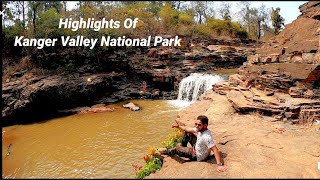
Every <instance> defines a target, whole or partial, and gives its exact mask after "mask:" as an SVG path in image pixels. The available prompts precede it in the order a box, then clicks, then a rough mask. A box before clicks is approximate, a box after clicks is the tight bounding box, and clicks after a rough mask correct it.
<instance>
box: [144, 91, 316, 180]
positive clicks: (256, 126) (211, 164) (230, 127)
mask: <svg viewBox="0 0 320 180" xmlns="http://www.w3.org/2000/svg"><path fill="white" fill-rule="evenodd" d="M201 114H204V115H207V116H208V118H209V126H208V127H209V129H210V130H211V132H212V133H213V137H214V140H215V142H216V144H217V147H218V149H219V150H220V152H221V154H222V158H223V161H224V162H225V165H226V166H227V167H228V170H227V171H226V172H222V173H221V172H217V171H216V169H217V165H215V159H214V156H213V157H212V158H211V159H210V160H208V161H207V162H191V161H188V159H182V158H180V157H178V156H172V157H170V156H166V155H164V163H163V167H162V169H161V170H160V171H157V172H156V173H154V174H151V175H149V176H148V177H146V178H320V169H318V168H320V167H318V163H320V131H319V130H317V128H316V127H309V128H303V127H301V126H298V125H290V124H288V123H283V122H280V121H278V122H272V121H271V120H270V119H272V118H268V117H264V116H261V115H259V114H258V113H251V114H247V115H240V114H238V113H236V112H235V111H234V110H233V108H232V107H231V104H230V103H229V102H228V100H227V98H226V97H225V96H223V95H219V94H216V93H215V92H213V91H212V90H210V91H208V92H206V93H205V94H204V95H202V97H201V100H199V101H198V102H196V103H194V104H192V105H191V106H189V107H187V108H185V109H183V110H182V111H181V112H179V115H178V118H177V120H178V121H179V122H180V123H181V124H185V125H188V126H192V125H194V120H195V119H196V117H197V116H198V115H201ZM168 128H171V127H168ZM319 166H320V165H319Z"/></svg>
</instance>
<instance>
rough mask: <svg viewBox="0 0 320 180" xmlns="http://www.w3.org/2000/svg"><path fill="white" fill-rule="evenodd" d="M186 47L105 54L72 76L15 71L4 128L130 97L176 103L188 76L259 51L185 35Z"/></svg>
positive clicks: (5, 95)
mask: <svg viewBox="0 0 320 180" xmlns="http://www.w3.org/2000/svg"><path fill="white" fill-rule="evenodd" d="M182 44H183V46H182V47H178V48H163V47H156V48H149V49H144V48H141V49H139V48H136V50H134V49H133V48H129V47H128V48H126V49H124V50H122V49H119V50H118V51H115V52H114V53H111V54H107V55H106V57H104V59H106V61H101V67H90V66H88V65H86V66H83V67H80V68H78V69H77V70H73V71H72V72H69V73H66V72H62V73H59V72H60V71H51V75H45V74H46V73H42V74H41V73H33V72H34V70H32V69H31V70H25V71H20V72H15V73H11V74H10V76H8V77H7V79H4V83H3V84H2V89H3V91H2V107H3V110H2V117H3V124H4V125H5V126H7V125H13V124H20V123H30V122H36V121H39V120H43V119H48V118H52V117H53V116H56V115H62V114H65V113H66V112H68V113H72V112H74V111H68V109H73V108H77V107H81V106H93V105H95V104H106V105H108V104H110V103H115V102H119V101H124V100H129V99H139V98H146V99H176V98H177V95H178V88H179V82H180V81H181V80H182V79H183V78H184V77H186V76H188V75H190V74H191V73H193V72H198V73H201V72H204V73H205V72H207V71H213V70H217V69H223V68H235V67H239V66H241V65H242V64H243V62H244V61H245V60H246V58H247V56H249V55H252V54H253V53H254V51H255V48H254V47H255V44H253V42H246V41H244V40H219V39H209V40H206V39H200V40H197V41H193V43H190V40H189V39H188V38H187V37H183V41H182ZM40 55H41V54H40ZM40 55H39V57H38V56H37V53H35V55H34V56H35V57H34V58H36V59H37V58H45V59H47V60H50V59H51V60H53V59H56V58H62V56H61V54H59V53H53V54H46V57H42V55H41V56H40ZM79 56H80V55H79ZM64 58H66V60H65V61H67V59H68V58H71V57H70V55H67V56H65V57H64ZM79 58H80V57H79ZM107 65H108V66H107ZM4 67H6V64H5V63H4ZM4 69H5V73H6V68H4ZM38 71H45V72H46V71H48V70H44V69H40V70H38ZM36 74H38V75H36ZM39 74H40V75H39ZM143 81H146V83H147V86H146V90H147V91H146V92H145V93H141V90H142V82H143ZM61 112H64V113H61ZM26 119H28V120H26Z"/></svg>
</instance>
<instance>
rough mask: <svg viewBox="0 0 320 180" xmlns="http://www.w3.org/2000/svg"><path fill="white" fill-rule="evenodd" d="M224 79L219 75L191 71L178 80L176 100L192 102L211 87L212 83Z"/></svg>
mask: <svg viewBox="0 0 320 180" xmlns="http://www.w3.org/2000/svg"><path fill="white" fill-rule="evenodd" d="M224 80H225V78H223V77H222V76H219V75H212V74H200V73H192V74H191V75H190V76H188V77H186V78H184V79H182V81H181V82H180V84H179V94H178V100H182V101H188V102H194V101H196V100H198V98H199V96H200V95H201V94H203V93H204V92H205V91H207V90H209V89H211V88H212V85H213V84H215V83H217V82H220V81H224Z"/></svg>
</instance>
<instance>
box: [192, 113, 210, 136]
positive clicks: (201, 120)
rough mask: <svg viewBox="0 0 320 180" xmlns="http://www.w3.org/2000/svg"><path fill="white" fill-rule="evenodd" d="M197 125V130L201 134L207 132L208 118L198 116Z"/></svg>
mask: <svg viewBox="0 0 320 180" xmlns="http://www.w3.org/2000/svg"><path fill="white" fill-rule="evenodd" d="M195 125H196V128H197V130H198V131H200V132H203V131H205V130H207V127H208V117H207V116H203V115H200V116H198V117H197V120H196V123H195Z"/></svg>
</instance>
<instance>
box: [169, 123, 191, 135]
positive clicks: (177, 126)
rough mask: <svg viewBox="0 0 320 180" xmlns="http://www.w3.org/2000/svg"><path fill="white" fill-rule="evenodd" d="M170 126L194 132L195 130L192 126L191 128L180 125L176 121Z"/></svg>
mask: <svg viewBox="0 0 320 180" xmlns="http://www.w3.org/2000/svg"><path fill="white" fill-rule="evenodd" d="M171 127H172V128H175V127H176V128H179V129H182V130H184V131H185V132H189V133H194V132H195V131H194V129H193V128H191V127H186V126H180V125H179V124H178V123H176V124H172V125H171Z"/></svg>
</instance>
